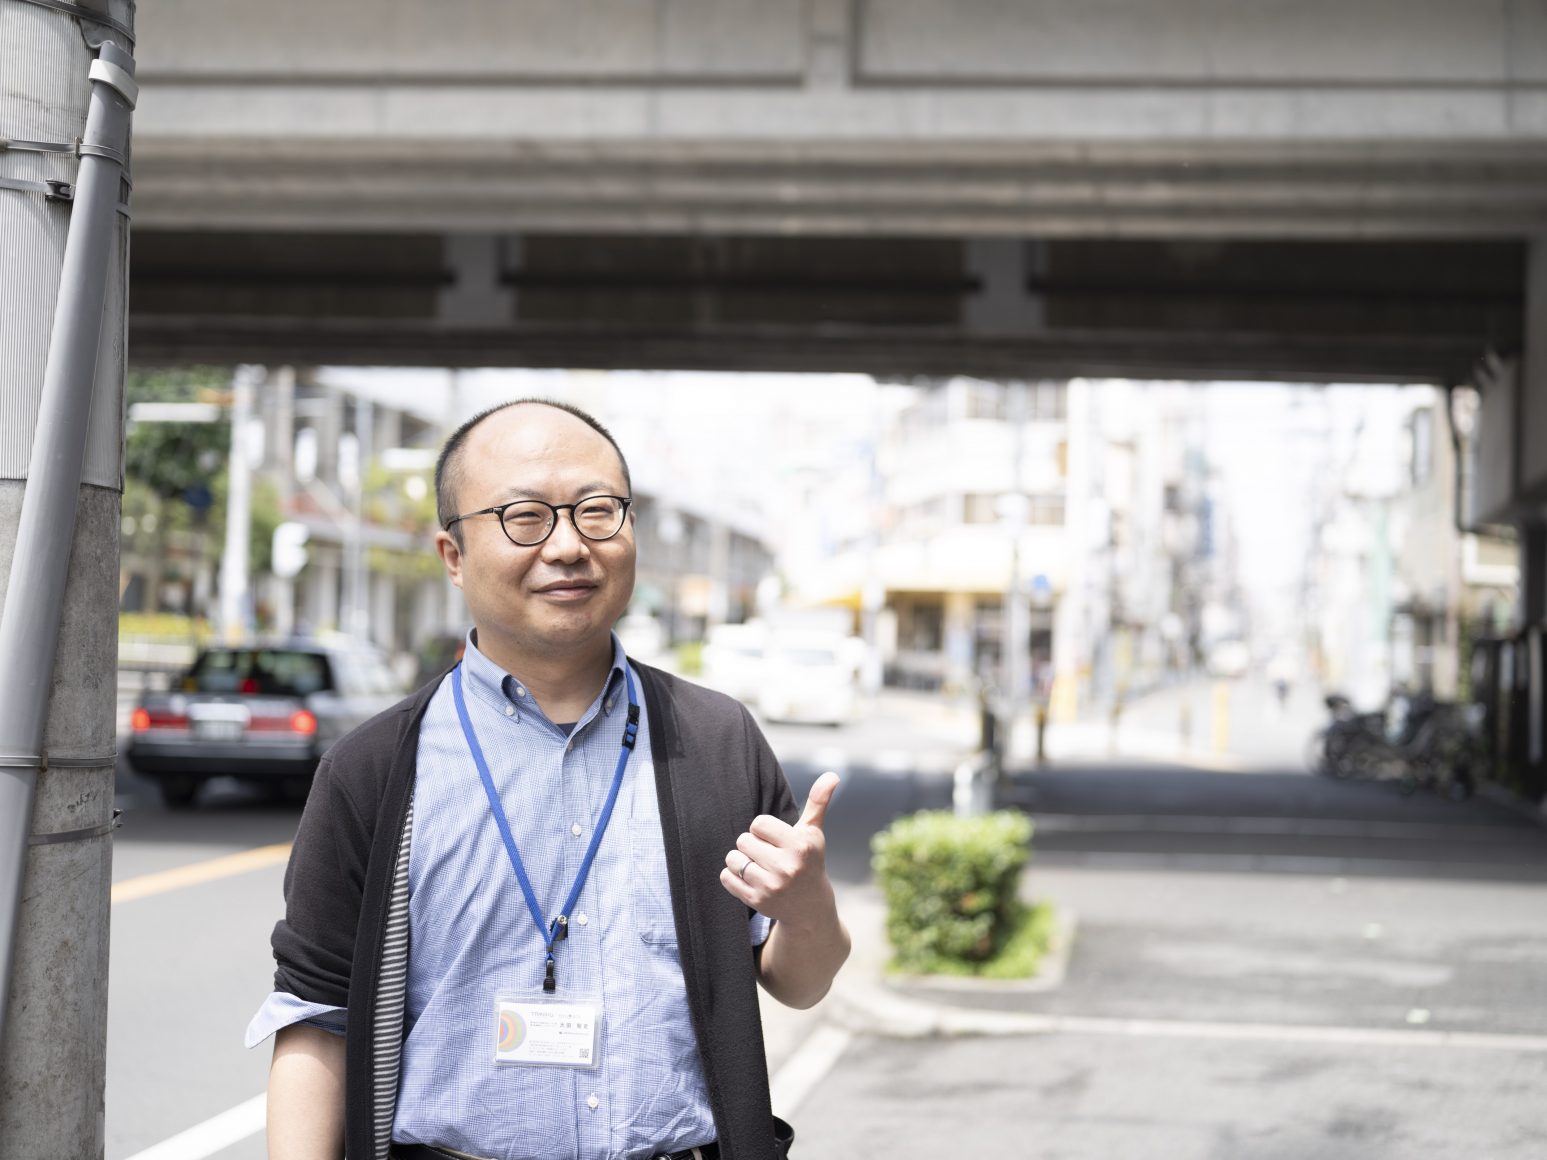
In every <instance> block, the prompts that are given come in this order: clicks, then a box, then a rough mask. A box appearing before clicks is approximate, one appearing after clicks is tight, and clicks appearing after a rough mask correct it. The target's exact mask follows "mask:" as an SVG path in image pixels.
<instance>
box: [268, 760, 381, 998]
mask: <svg viewBox="0 0 1547 1160" xmlns="http://www.w3.org/2000/svg"><path fill="white" fill-rule="evenodd" d="M335 752H336V750H335V751H333V752H330V754H329V755H328V756H326V757H324V758H323V760H322V763H321V764H320V765H319V766H318V768H317V774H316V778H315V780H314V781H313V784H312V791H311V794H310V796H309V797H308V798H307V802H306V809H305V811H304V812H303V813H302V815H301V825H300V828H299V830H298V831H297V833H296V838H295V845H294V846H293V847H292V849H291V851H290V864H289V866H288V867H286V869H285V917H284V918H283V919H281V920H280V921H279V923H278V924H277V925H276V926H275V927H274V936H273V946H274V959H275V962H276V964H277V969H276V970H275V973H274V989H275V990H276V991H282V992H285V993H288V994H291V995H294V996H296V997H297V998H298V999H301V1000H303V1001H305V1002H308V1003H320V1004H325V1005H328V1006H332V1007H344V1006H347V1005H348V1002H349V984H350V972H351V963H352V961H353V958H354V948H355V934H356V931H357V929H358V927H359V921H360V904H361V898H362V897H363V894H364V889H365V872H366V867H367V865H368V864H369V861H370V851H371V838H372V822H373V820H374V818H375V811H374V810H361V809H359V808H358V806H357V803H356V802H355V801H354V800H353V799H352V798H351V796H350V794H349V792H348V779H346V778H345V777H343V776H342V771H341V770H340V769H339V768H338V767H337V765H336V759H335V758H334V753H335Z"/></svg>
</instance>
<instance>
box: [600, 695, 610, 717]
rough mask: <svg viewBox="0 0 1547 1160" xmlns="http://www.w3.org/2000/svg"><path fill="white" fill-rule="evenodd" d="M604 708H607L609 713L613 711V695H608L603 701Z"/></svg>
mask: <svg viewBox="0 0 1547 1160" xmlns="http://www.w3.org/2000/svg"><path fill="white" fill-rule="evenodd" d="M602 708H603V709H606V710H607V712H609V713H611V712H612V698H611V697H608V698H607V699H606V700H605V701H603V702H602Z"/></svg>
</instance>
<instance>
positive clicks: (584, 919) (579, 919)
mask: <svg viewBox="0 0 1547 1160" xmlns="http://www.w3.org/2000/svg"><path fill="white" fill-rule="evenodd" d="M575 921H576V922H578V923H579V924H580V925H581V926H584V925H585V924H586V923H588V922H590V921H591V920H590V919H589V918H587V917H586V916H585V915H583V914H577V915H575Z"/></svg>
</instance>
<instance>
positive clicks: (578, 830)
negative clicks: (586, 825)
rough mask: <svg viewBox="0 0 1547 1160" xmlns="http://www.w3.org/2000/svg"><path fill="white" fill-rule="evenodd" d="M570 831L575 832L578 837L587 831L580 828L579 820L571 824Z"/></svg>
mask: <svg viewBox="0 0 1547 1160" xmlns="http://www.w3.org/2000/svg"><path fill="white" fill-rule="evenodd" d="M569 832H570V833H571V834H574V835H575V837H577V838H578V837H580V835H581V834H583V833H585V831H584V830H582V829H581V828H580V823H579V822H576V823H575V824H574V825H573V826H571V827H570V828H569Z"/></svg>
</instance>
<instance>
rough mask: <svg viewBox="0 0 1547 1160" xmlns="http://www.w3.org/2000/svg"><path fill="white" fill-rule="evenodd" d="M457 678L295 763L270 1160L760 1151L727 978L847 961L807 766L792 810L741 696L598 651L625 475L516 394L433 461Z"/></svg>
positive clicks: (619, 461)
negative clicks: (463, 613) (457, 640)
mask: <svg viewBox="0 0 1547 1160" xmlns="http://www.w3.org/2000/svg"><path fill="white" fill-rule="evenodd" d="M436 489H437V501H438V504H439V509H440V522H441V525H442V530H441V531H440V532H439V533H438V535H437V536H436V548H437V551H438V552H439V553H440V557H441V560H442V562H443V563H444V565H445V568H446V572H447V575H449V576H450V578H451V581H452V583H454V584H456V585H457V586H458V587H459V588H460V589H461V590H462V593H463V596H464V597H465V598H466V602H467V607H468V610H469V613H470V614H471V617H472V621H473V625H474V630H473V633H472V634H471V635H470V636H469V639H468V645H467V649H466V653H465V655H464V657H463V659H462V662H461V664H460V665H458V666H457V667H456V668H455V669H453V670H452V672H451V673H450V674H449V675H448V676H447V677H446V678H444V679H443V680H442V681H440V682H439V683H438V684H432V685H431V686H427V687H426V688H425V689H422V690H420V692H419V693H417V694H415V695H414V696H412V697H410V698H408V699H407V700H406V701H404V702H402V703H401V704H400V705H398V706H397V707H395V708H394V709H392V710H390V711H389V712H387V713H385V714H383V715H382V716H381V717H378V718H377V719H375V720H374V721H372V722H370V723H368V724H367V725H365V726H363V727H362V728H361V729H359V730H357V731H356V732H355V733H353V734H351V735H350V736H349V737H346V738H345V739H343V740H341V741H340V742H339V743H338V744H337V745H335V746H334V747H333V749H332V750H330V752H329V753H328V754H327V756H326V757H325V758H324V760H323V763H322V765H321V767H320V768H319V769H318V772H317V778H316V782H315V784H314V787H313V790H312V794H311V797H310V799H309V800H308V802H307V807H306V812H305V814H304V815H303V817H302V819H301V825H300V829H299V831H298V833H297V837H296V843H295V849H294V852H293V854H292V856H291V861H290V866H289V869H288V870H287V872H286V876H285V895H286V915H285V918H284V920H283V921H282V922H280V924H279V925H278V926H277V927H276V928H275V931H274V951H275V958H276V960H277V962H278V970H277V972H276V976H275V979H276V982H275V992H274V994H273V995H271V996H270V998H269V1001H268V1002H267V1003H266V1004H265V1005H264V1007H263V1009H262V1010H261V1011H260V1012H259V1013H258V1015H257V1017H255V1019H254V1020H253V1024H252V1026H251V1027H250V1028H249V1030H248V1040H249V1044H251V1043H253V1042H256V1041H258V1040H261V1039H262V1038H264V1037H266V1036H267V1035H269V1034H271V1033H274V1032H276V1031H277V1037H276V1040H275V1046H274V1061H273V1065H272V1067H271V1070H270V1076H269V1104H268V1132H269V1155H270V1157H273V1158H276V1160H278V1158H283V1160H311V1158H313V1157H318V1158H322V1157H326V1158H329V1160H336V1158H337V1157H338V1156H340V1155H342V1154H343V1153H344V1152H345V1150H346V1149H347V1152H348V1155H349V1156H350V1157H351V1160H364V1158H372V1160H385V1158H386V1157H388V1156H391V1157H401V1158H403V1160H432V1158H438V1157H445V1156H451V1157H462V1156H472V1157H488V1158H491V1160H492V1158H496V1157H497V1158H500V1160H527V1158H533V1160H541V1158H548V1157H555V1158H556V1157H566V1158H568V1157H576V1158H580V1160H592V1158H594V1160H602V1158H604V1157H605V1158H611V1157H626V1158H628V1160H644V1158H646V1157H656V1156H681V1157H687V1156H693V1157H710V1158H712V1157H715V1156H719V1157H723V1158H725V1160H771V1158H773V1157H775V1156H776V1155H777V1153H776V1145H775V1122H774V1120H773V1117H772V1113H771V1111H770V1109H769V1099H768V1076H767V1069H766V1064H765V1062H764V1056H763V1045H762V1030H761V1026H760V1023H759V1019H758V1007H757V996H756V984H758V983H760V984H761V985H762V986H763V987H764V988H765V989H767V990H768V991H769V992H770V994H772V995H773V996H774V997H775V998H777V999H779V1000H780V1001H782V1002H784V1003H787V1004H789V1005H791V1006H796V1007H808V1006H810V1005H812V1004H814V1003H816V1002H817V1001H818V1000H819V999H820V998H821V997H822V996H823V995H824V994H825V993H826V992H827V990H828V988H829V986H830V985H831V983H832V979H833V977H834V975H835V974H836V973H837V970H838V968H839V967H840V966H841V965H842V963H843V961H844V959H845V958H846V957H847V956H848V952H849V936H848V933H847V931H846V930H845V929H844V926H843V924H842V922H841V921H840V919H839V917H838V913H837V909H836V905H835V903H834V898H833V890H832V886H831V884H830V883H829V881H828V879H827V875H826V871H825V868H824V841H823V834H822V824H823V820H824V817H825V814H826V810H827V806H828V803H829V802H830V800H831V798H832V794H833V791H834V789H835V788H836V786H837V781H838V779H837V777H836V775H834V774H830V773H829V774H824V775H823V776H822V778H820V779H819V780H818V782H817V783H816V785H815V786H813V788H812V791H811V796H810V799H809V800H808V802H807V805H806V807H805V810H804V812H803V813H802V814H800V816H799V817H798V818H797V817H796V812H795V808H794V803H793V801H792V800H791V797H790V791H789V787H788V785H787V784H786V782H785V780H784V777H783V774H782V772H781V771H780V770H779V767H778V763H777V762H776V761H775V759H774V757H773V754H772V752H771V751H770V750H769V748H768V745H767V742H766V741H765V740H764V739H763V737H762V735H761V734H760V733H759V732H758V730H757V728H756V726H755V725H754V724H753V723H752V721H751V719H750V717H749V715H748V714H747V712H746V710H745V709H743V708H742V707H741V706H740V705H739V704H737V703H736V702H734V701H732V700H730V699H729V698H725V697H722V696H719V695H718V694H715V693H712V692H710V691H708V690H704V689H700V688H698V687H696V686H694V685H691V684H688V683H686V682H682V681H678V680H676V679H675V678H673V677H670V676H668V675H667V674H664V673H661V672H659V671H657V670H654V669H651V668H648V667H646V666H642V665H633V664H631V663H630V662H628V661H627V660H626V658H625V657H624V656H623V652H622V648H621V646H620V645H619V643H618V641H617V639H616V638H615V637H614V636H613V634H612V626H613V624H614V623H615V622H616V620H617V619H618V617H619V616H621V615H622V613H623V611H624V610H625V609H626V607H627V606H628V602H629V598H630V596H631V594H632V591H633V586H634V552H635V545H634V516H633V512H632V511H631V510H630V505H631V499H632V497H631V492H630V480H629V473H628V467H627V464H626V463H625V462H624V459H623V456H622V453H621V452H620V451H619V449H618V447H617V444H616V443H615V442H614V441H613V439H612V436H611V435H609V434H608V433H607V432H606V430H605V429H604V428H602V427H601V425H600V424H598V423H597V422H596V420H594V419H593V418H591V417H590V416H589V415H586V414H584V413H583V412H580V411H578V410H576V409H573V408H570V407H568V406H566V405H563V404H558V403H551V402H546V401H541V400H523V401H521V402H517V403H512V404H506V405H505V406H503V407H499V408H495V409H494V410H492V411H488V412H485V413H484V414H482V415H479V416H477V417H475V418H474V419H472V420H470V421H469V422H468V423H467V424H465V425H464V426H463V427H462V428H461V429H460V430H458V431H457V432H456V433H455V434H454V435H452V437H451V438H450V439H449V440H448V441H447V444H446V447H445V449H444V450H443V451H442V454H441V459H440V463H439V464H438V466H437V469H436Z"/></svg>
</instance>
